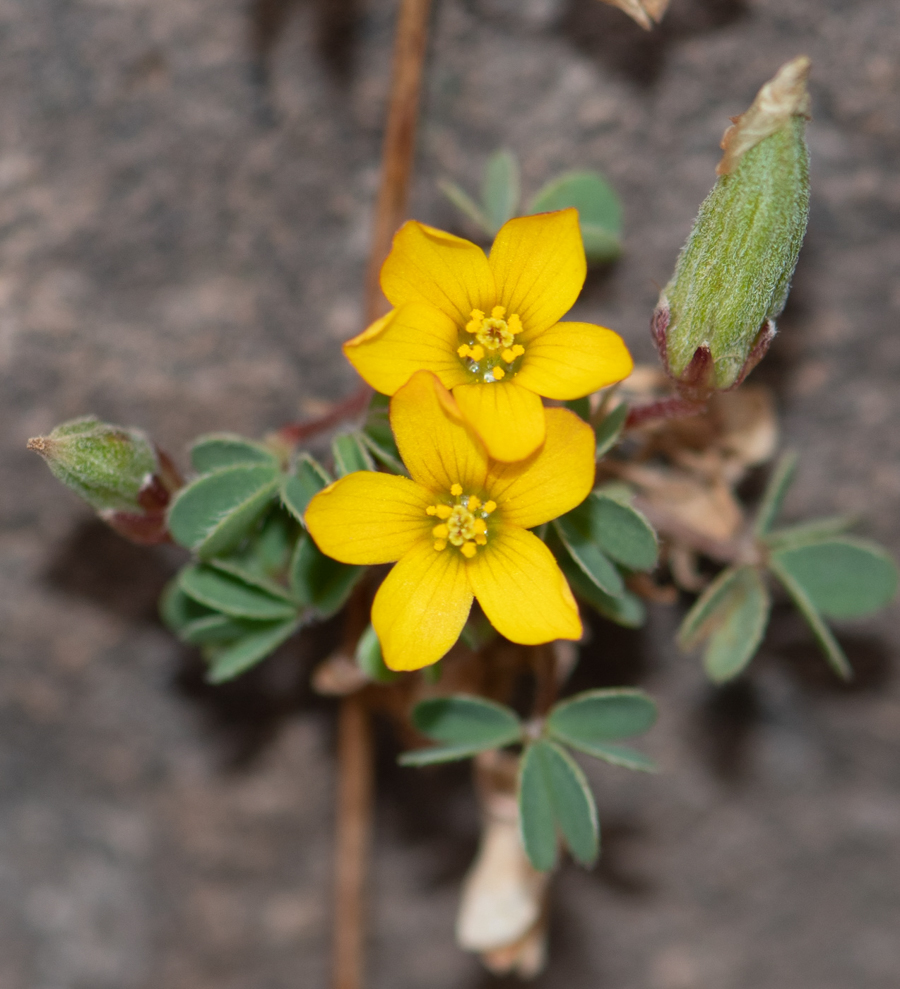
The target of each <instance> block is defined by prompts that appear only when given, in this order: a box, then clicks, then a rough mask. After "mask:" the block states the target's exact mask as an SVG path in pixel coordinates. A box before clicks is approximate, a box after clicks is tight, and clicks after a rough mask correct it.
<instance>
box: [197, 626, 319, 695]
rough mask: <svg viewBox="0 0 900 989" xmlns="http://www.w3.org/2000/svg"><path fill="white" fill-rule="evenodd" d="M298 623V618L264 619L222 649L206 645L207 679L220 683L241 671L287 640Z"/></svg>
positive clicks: (253, 664) (247, 668)
mask: <svg viewBox="0 0 900 989" xmlns="http://www.w3.org/2000/svg"><path fill="white" fill-rule="evenodd" d="M299 627H300V622H299V620H297V619H293V620H292V621H285V622H276V623H271V624H269V623H267V624H266V625H265V626H263V627H261V628H260V629H259V630H258V631H255V632H251V633H250V634H248V635H245V636H244V637H243V638H241V639H238V640H237V642H234V643H232V644H231V645H229V646H225V647H223V648H221V649H214V648H211V649H208V650H207V659H208V661H209V663H210V668H209V672H208V673H207V675H206V679H207V680H208V681H209V682H210V683H223V682H224V681H226V680H231V679H233V678H234V677H236V676H237V675H238V674H239V673H244V672H245V671H246V670H249V669H250V667H251V666H255V665H256V664H257V663H259V662H260V661H261V660H263V659H265V658H266V656H268V655H270V654H271V653H273V652H274V651H275V650H276V649H277V648H278V647H279V646H280V645H281V644H282V643H283V642H286V641H287V640H288V639H289V638H290V637H291V636H292V635H293V634H294V632H296V631H297V629H298V628H299Z"/></svg>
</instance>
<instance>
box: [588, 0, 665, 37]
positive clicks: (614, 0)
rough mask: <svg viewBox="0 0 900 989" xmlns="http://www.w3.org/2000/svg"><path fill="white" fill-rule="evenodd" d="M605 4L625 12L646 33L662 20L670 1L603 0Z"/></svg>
mask: <svg viewBox="0 0 900 989" xmlns="http://www.w3.org/2000/svg"><path fill="white" fill-rule="evenodd" d="M603 2H604V3H608V4H609V5H610V6H611V7H618V8H619V10H621V11H624V12H625V13H626V14H628V16H629V17H630V18H631V19H632V20H633V21H637V23H638V24H640V26H641V27H642V28H644V30H645V31H649V30H651V28H652V27H653V24H654V23H656V24H658V23H659V22H660V21H661V20H662V18H663V14H664V13H665V12H666V8H667V7H668V6H669V0H603Z"/></svg>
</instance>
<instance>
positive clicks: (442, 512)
mask: <svg viewBox="0 0 900 989" xmlns="http://www.w3.org/2000/svg"><path fill="white" fill-rule="evenodd" d="M452 511H453V509H452V508H451V507H450V506H449V505H438V506H437V507H436V509H435V512H434V514H435V515H437V517H438V518H439V519H449V518H450V514H451V512H452Z"/></svg>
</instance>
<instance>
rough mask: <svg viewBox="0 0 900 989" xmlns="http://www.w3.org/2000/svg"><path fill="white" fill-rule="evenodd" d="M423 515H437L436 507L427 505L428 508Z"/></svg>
mask: <svg viewBox="0 0 900 989" xmlns="http://www.w3.org/2000/svg"><path fill="white" fill-rule="evenodd" d="M425 514H426V515H437V506H436V505H429V506H428V508H426V509H425Z"/></svg>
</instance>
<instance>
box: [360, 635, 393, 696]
mask: <svg viewBox="0 0 900 989" xmlns="http://www.w3.org/2000/svg"><path fill="white" fill-rule="evenodd" d="M356 665H357V666H358V667H359V668H360V669H361V670H362V671H363V673H365V675H366V676H367V677H368V678H369V679H370V680H373V681H374V682H375V683H391V682H392V681H394V680H396V679H397V678H398V677H399V676H400V674H399V673H396V672H394V670H390V669H388V667H387V666H386V665H385V662H384V657H383V656H382V654H381V643H380V642H379V641H378V635H377V633H376V632H375V629H374V628H373V627H372V626H371V625H367V626H366V630H365V631H364V632H363V634H362V635H361V636H360V637H359V642H357V643H356Z"/></svg>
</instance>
